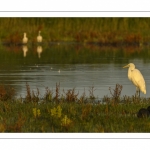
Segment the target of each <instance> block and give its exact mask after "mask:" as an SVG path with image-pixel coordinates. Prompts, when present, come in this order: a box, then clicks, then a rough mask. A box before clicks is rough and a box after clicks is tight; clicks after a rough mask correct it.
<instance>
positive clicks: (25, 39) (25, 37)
mask: <svg viewBox="0 0 150 150" xmlns="http://www.w3.org/2000/svg"><path fill="white" fill-rule="evenodd" d="M22 42H23V44H26V43H27V42H28V38H27V34H26V33H24V35H23V39H22Z"/></svg>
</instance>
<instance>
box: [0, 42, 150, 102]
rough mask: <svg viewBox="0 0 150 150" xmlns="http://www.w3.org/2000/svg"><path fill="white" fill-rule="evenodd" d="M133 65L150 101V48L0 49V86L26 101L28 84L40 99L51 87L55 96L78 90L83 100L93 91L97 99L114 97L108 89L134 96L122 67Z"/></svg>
mask: <svg viewBox="0 0 150 150" xmlns="http://www.w3.org/2000/svg"><path fill="white" fill-rule="evenodd" d="M130 62H132V63H134V64H135V66H136V67H137V68H138V69H139V70H140V71H141V72H142V74H143V76H144V78H145V81H146V88H147V94H146V95H144V94H141V96H142V97H150V93H149V90H150V78H149V73H150V52H149V47H148V46H147V47H129V46H126V47H102V46H99V45H98V44H82V43H63V42H59V43H58V42H56V43H49V44H42V45H31V44H30V45H26V46H22V45H21V46H6V45H5V46H4V45H1V46H0V83H1V84H4V85H11V86H13V87H14V88H15V90H16V93H17V97H20V96H21V97H25V95H26V83H28V84H29V86H30V88H31V90H34V91H35V92H36V89H37V88H38V89H39V91H40V96H41V97H42V96H43V95H44V94H45V88H46V87H48V88H49V89H52V90H53V91H54V92H55V87H56V83H57V84H58V83H60V91H61V94H63V93H64V92H63V90H64V91H67V90H69V89H73V88H75V91H76V93H79V96H81V95H82V94H83V93H84V92H85V94H86V96H89V90H90V89H91V88H92V87H94V96H96V97H97V98H98V99H101V98H103V97H104V96H106V95H107V96H111V94H110V91H109V87H111V88H112V89H114V88H115V86H116V84H120V85H122V86H123V89H122V93H121V95H122V96H123V95H127V96H132V95H134V94H135V86H134V85H133V84H132V83H131V82H130V81H129V80H128V77H127V71H128V69H127V68H126V69H123V68H122V67H123V66H125V65H127V64H128V63H130Z"/></svg>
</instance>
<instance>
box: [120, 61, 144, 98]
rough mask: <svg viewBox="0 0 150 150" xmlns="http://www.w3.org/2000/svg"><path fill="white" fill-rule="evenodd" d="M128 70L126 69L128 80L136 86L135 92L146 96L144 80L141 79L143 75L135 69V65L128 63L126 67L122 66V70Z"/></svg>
mask: <svg viewBox="0 0 150 150" xmlns="http://www.w3.org/2000/svg"><path fill="white" fill-rule="evenodd" d="M127 67H128V68H129V69H128V78H129V80H131V81H132V83H133V84H134V85H135V86H136V92H137V93H138V92H139V96H140V91H141V92H143V93H144V94H146V85H145V80H144V78H143V75H142V74H141V72H140V71H139V70H138V69H135V65H134V64H133V63H129V64H128V65H126V66H124V67H123V68H127Z"/></svg>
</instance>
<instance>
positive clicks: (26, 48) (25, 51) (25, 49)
mask: <svg viewBox="0 0 150 150" xmlns="http://www.w3.org/2000/svg"><path fill="white" fill-rule="evenodd" d="M22 50H23V56H24V57H26V55H27V51H28V47H27V46H26V45H23V47H22Z"/></svg>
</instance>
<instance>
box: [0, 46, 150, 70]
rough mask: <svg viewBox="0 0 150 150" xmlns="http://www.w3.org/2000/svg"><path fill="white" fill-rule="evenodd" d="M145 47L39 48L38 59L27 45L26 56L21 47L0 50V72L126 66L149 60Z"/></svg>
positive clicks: (32, 47) (35, 53)
mask: <svg viewBox="0 0 150 150" xmlns="http://www.w3.org/2000/svg"><path fill="white" fill-rule="evenodd" d="M148 49H149V48H148V47H144V48H140V47H101V46H99V45H95V44H86V45H82V44H60V45H55V44H52V45H49V46H48V45H46V46H43V52H42V55H41V57H40V58H39V57H38V53H37V51H36V50H37V49H36V47H34V46H28V52H27V55H26V57H23V51H22V47H20V46H17V47H2V48H0V64H1V65H0V69H3V68H5V69H6V68H7V67H8V68H10V67H15V65H16V66H24V65H33V64H39V63H40V64H79V63H80V64H82V63H106V64H107V63H127V62H128V61H129V59H143V60H144V61H147V60H149V58H150V53H149V50H148Z"/></svg>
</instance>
